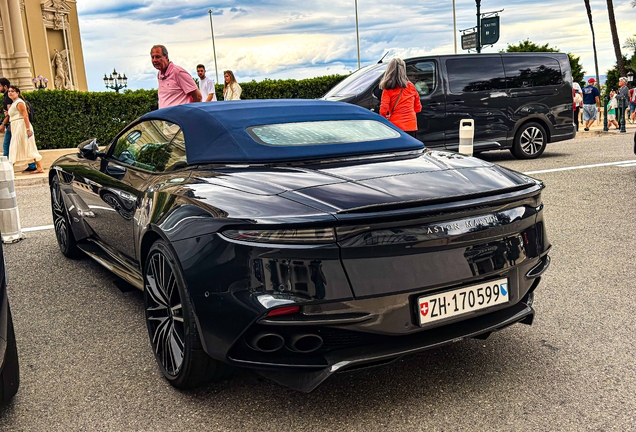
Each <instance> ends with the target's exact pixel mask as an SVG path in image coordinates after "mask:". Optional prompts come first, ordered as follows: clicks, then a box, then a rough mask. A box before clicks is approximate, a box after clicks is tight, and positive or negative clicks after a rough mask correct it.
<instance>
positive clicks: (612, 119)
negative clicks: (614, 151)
mask: <svg viewBox="0 0 636 432" xmlns="http://www.w3.org/2000/svg"><path fill="white" fill-rule="evenodd" d="M616 108H618V102H617V101H616V92H615V91H614V90H612V91H611V92H610V99H609V101H608V102H607V127H608V128H609V127H610V126H614V127H615V128H616V129H618V122H617V121H616Z"/></svg>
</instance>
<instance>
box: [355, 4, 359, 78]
mask: <svg viewBox="0 0 636 432" xmlns="http://www.w3.org/2000/svg"><path fill="white" fill-rule="evenodd" d="M355 5H356V42H357V44H358V69H360V33H359V31H358V0H355Z"/></svg>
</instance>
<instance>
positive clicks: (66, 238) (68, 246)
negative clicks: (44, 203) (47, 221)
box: [51, 178, 83, 259]
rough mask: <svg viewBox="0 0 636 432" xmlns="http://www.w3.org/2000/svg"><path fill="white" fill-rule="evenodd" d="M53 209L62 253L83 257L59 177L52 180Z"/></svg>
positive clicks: (56, 235) (54, 224)
mask: <svg viewBox="0 0 636 432" xmlns="http://www.w3.org/2000/svg"><path fill="white" fill-rule="evenodd" d="M51 211H52V213H53V227H54V229H55V237H56V238H57V245H58V246H59V247H60V251H61V252H62V254H63V255H64V256H65V257H67V258H71V259H77V258H80V257H82V256H83V254H82V251H81V250H80V249H79V248H78V247H77V241H76V240H75V236H74V235H73V230H72V229H71V224H70V221H69V218H68V211H67V210H66V206H65V205H64V199H63V198H62V189H61V188H60V183H59V180H58V179H57V178H53V181H51Z"/></svg>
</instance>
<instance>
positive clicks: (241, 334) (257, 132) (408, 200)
mask: <svg viewBox="0 0 636 432" xmlns="http://www.w3.org/2000/svg"><path fill="white" fill-rule="evenodd" d="M98 144H99V143H97V142H95V140H94V139H93V140H88V141H85V142H83V143H81V144H80V145H79V148H78V153H77V154H72V155H68V156H64V157H62V158H60V159H58V160H57V161H56V162H55V163H54V164H53V166H52V169H51V174H50V188H51V202H52V209H53V219H54V224H55V232H56V235H57V240H58V243H59V246H60V249H61V251H62V253H63V254H64V255H66V256H67V257H77V256H79V255H83V254H85V255H88V256H90V257H91V258H93V259H95V260H96V261H97V262H99V263H100V264H102V265H104V266H105V267H106V268H108V269H109V270H111V271H112V272H113V273H115V274H117V275H118V276H120V277H122V278H123V279H125V280H126V281H128V282H129V283H130V284H132V285H134V286H136V287H137V288H139V289H141V290H143V292H144V299H145V300H144V301H145V311H146V312H145V314H146V323H147V327H148V333H149V336H150V343H151V345H152V349H153V351H154V354H155V357H156V360H157V363H158V364H159V367H160V369H161V371H162V373H163V375H164V376H165V378H166V379H167V380H168V381H169V382H170V383H171V384H172V385H174V386H175V387H178V388H189V387H193V386H198V385H201V384H204V383H206V382H208V381H210V380H214V379H219V378H220V377H222V376H224V375H225V374H226V373H227V371H229V370H231V369H232V368H228V365H229V366H234V367H237V366H238V367H244V368H251V369H253V370H256V371H257V372H258V373H260V374H262V375H264V376H266V377H268V378H270V379H272V380H274V381H276V382H278V383H280V384H283V385H286V386H289V387H291V388H294V389H297V390H300V391H307V392H308V391H311V390H312V389H314V388H315V387H316V386H318V385H319V384H320V383H321V382H323V381H324V380H325V379H326V378H327V377H329V376H330V375H331V374H333V373H335V372H338V371H345V370H351V369H354V368H361V367H367V366H375V365H380V364H384V363H388V362H390V361H392V360H395V359H397V358H399V357H401V356H404V355H407V354H412V353H417V352H419V351H422V350H425V349H429V348H432V347H438V346H440V345H443V344H447V343H451V342H455V341H458V340H461V339H463V338H473V337H474V338H485V337H487V336H488V335H489V334H491V333H492V332H494V331H497V330H500V329H502V328H504V327H507V326H509V325H511V324H514V323H525V324H531V323H532V320H533V317H534V310H533V308H532V301H533V295H534V291H535V289H536V287H537V285H538V284H539V280H540V278H541V274H542V273H543V272H544V271H545V270H546V269H547V268H548V266H549V263H550V259H549V256H548V251H549V249H550V244H549V242H548V239H547V237H546V230H545V225H544V219H543V211H542V210H543V203H542V200H541V192H542V190H543V188H544V186H543V184H542V183H541V182H539V181H537V180H535V179H532V178H530V177H527V176H525V175H522V174H519V173H516V172H513V171H510V170H507V169H505V168H502V167H500V166H497V165H493V164H491V163H487V162H484V161H481V160H479V159H476V158H472V157H465V156H462V155H460V154H457V153H453V152H449V151H430V150H428V149H427V148H425V146H424V145H423V144H422V143H421V142H420V141H418V140H416V139H414V138H412V137H410V136H408V135H407V134H405V133H403V132H401V131H400V130H398V129H396V128H395V127H394V126H393V125H391V124H390V123H389V122H388V121H386V120H385V119H383V118H381V117H380V116H378V115H377V114H374V113H372V112H370V111H368V110H365V109H364V108H360V107H357V106H354V105H350V104H344V103H338V102H327V101H311V100H277V101H275V100H271V101H237V102H227V103H223V104H212V103H198V104H189V105H181V106H176V107H170V108H164V109H161V110H158V111H154V112H151V113H148V114H146V115H144V116H142V117H141V118H139V119H137V120H136V121H134V122H133V123H131V124H130V125H128V126H127V127H126V128H125V129H124V130H123V131H122V132H121V133H119V134H118V135H117V136H115V137H114V139H113V140H112V142H110V143H106V144H108V145H107V147H106V148H105V149H103V150H100V147H99V146H98Z"/></svg>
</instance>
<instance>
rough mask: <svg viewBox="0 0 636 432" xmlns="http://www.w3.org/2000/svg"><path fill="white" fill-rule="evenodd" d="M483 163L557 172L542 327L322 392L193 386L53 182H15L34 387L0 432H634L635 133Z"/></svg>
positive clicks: (1, 420) (24, 339)
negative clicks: (53, 199) (65, 222)
mask: <svg viewBox="0 0 636 432" xmlns="http://www.w3.org/2000/svg"><path fill="white" fill-rule="evenodd" d="M482 157H483V158H484V159H487V160H490V161H493V162H495V163H498V164H501V165H504V166H506V167H509V168H512V169H515V170H517V171H521V172H531V173H534V174H532V175H533V176H534V177H537V178H540V179H542V180H543V181H544V182H545V184H546V190H545V193H544V197H543V198H544V203H545V217H546V223H547V230H548V236H549V239H550V241H551V243H552V245H553V250H552V253H551V257H552V266H551V268H550V269H549V270H548V272H547V273H546V274H545V276H544V277H543V280H542V282H541V284H540V285H539V288H538V289H537V291H536V297H535V303H534V307H535V309H536V311H537V315H536V319H535V322H534V324H533V325H532V326H526V325H515V326H512V327H510V328H507V329H505V330H503V331H501V332H499V333H496V334H494V335H492V336H491V337H490V338H489V339H487V340H464V341H460V342H458V343H455V344H452V345H449V346H446V347H443V348H440V349H435V350H431V351H427V352H425V353H423V354H420V355H416V356H411V357H407V358H404V359H401V360H399V361H397V362H395V363H393V364H391V365H389V366H386V367H382V368H375V369H367V370H361V371H357V372H352V373H343V374H337V375H334V376H333V377H331V378H329V379H328V380H327V381H326V382H325V383H324V384H323V385H321V386H320V387H318V388H317V389H316V390H315V391H314V392H312V393H310V394H302V393H298V392H294V391H292V390H288V389H286V388H283V387H281V386H279V385H277V384H274V383H271V382H269V381H267V380H265V379H262V378H260V377H259V376H257V375H255V374H253V373H251V372H240V373H238V374H237V375H236V376H235V377H233V378H231V379H229V380H227V381H223V382H221V383H218V384H212V385H209V386H207V387H204V388H202V389H199V390H196V391H187V392H183V391H178V390H175V389H174V388H172V387H171V386H170V385H169V384H168V383H167V382H166V381H165V380H164V379H163V378H162V376H161V373H160V372H159V370H158V368H157V366H156V364H155V361H154V358H153V355H152V352H151V348H150V343H149V341H148V335H147V331H146V327H145V323H144V318H143V299H142V295H141V293H140V292H139V291H136V290H134V289H132V290H131V289H130V288H129V287H128V286H127V285H125V284H122V283H120V282H115V281H116V280H117V278H116V277H115V276H113V275H112V274H110V273H109V272H107V271H106V270H104V269H102V268H101V267H100V266H99V265H98V264H97V263H95V262H93V261H91V260H89V259H83V260H78V261H71V260H68V259H66V258H64V257H63V256H62V255H61V253H60V252H59V250H58V247H57V244H56V240H55V235H54V232H53V230H52V229H50V228H47V225H50V224H51V223H52V222H51V211H50V205H49V195H48V188H47V187H46V186H45V185H36V186H31V187H25V186H20V184H18V186H20V187H18V189H17V194H18V202H19V208H20V214H21V220H22V226H23V228H26V229H28V228H37V230H34V231H26V235H27V238H26V239H25V240H23V241H21V242H19V243H16V244H9V245H4V249H5V256H6V262H7V271H8V275H9V298H10V301H11V306H12V310H13V315H14V321H15V329H16V335H17V342H18V349H19V354H20V368H21V379H22V381H21V387H20V390H19V392H18V394H17V396H16V398H15V399H14V401H13V402H12V403H11V405H10V406H9V407H8V408H6V409H5V410H4V412H2V413H1V415H0V430H2V431H57V430H59V431H190V430H192V431H194V430H197V431H199V430H205V431H235V430H250V431H287V430H293V431H358V430H360V431H379V430H381V431H423V430H431V431H462V430H463V431H481V430H484V431H486V430H488V431H491V430H492V431H520V430H537V431H588V430H589V431H628V430H636V426H635V425H636V398H634V394H636V366H635V364H634V359H635V358H636V337H635V334H636V332H635V330H636V328H635V324H634V322H635V320H634V310H636V297H635V296H634V294H633V291H634V280H636V252H634V248H633V247H631V246H630V245H632V244H636V230H634V229H633V227H632V225H633V224H632V221H633V217H632V216H630V215H632V214H633V212H634V209H635V208H636V155H634V153H633V129H632V130H631V132H630V133H628V134H619V133H613V132H610V133H605V134H602V135H599V134H597V133H588V134H584V133H583V132H581V133H580V134H579V137H578V138H577V139H574V140H570V141H566V142H562V143H555V144H550V145H549V146H548V148H547V150H546V152H545V154H544V155H543V156H542V157H541V158H540V159H537V160H530V161H519V160H516V159H513V158H512V156H510V154H509V153H508V152H490V153H484V154H483V155H482Z"/></svg>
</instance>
